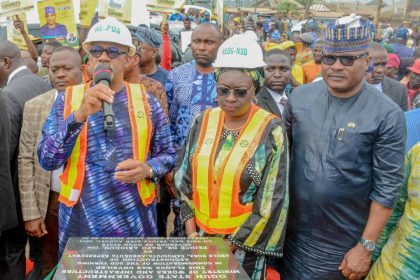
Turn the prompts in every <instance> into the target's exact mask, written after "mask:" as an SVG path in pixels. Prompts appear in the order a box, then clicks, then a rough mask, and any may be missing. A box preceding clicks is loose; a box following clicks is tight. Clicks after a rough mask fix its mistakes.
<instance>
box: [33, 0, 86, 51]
mask: <svg viewBox="0 0 420 280" xmlns="http://www.w3.org/2000/svg"><path fill="white" fill-rule="evenodd" d="M38 14H39V23H40V26H41V38H42V40H44V41H49V40H55V41H58V42H60V43H61V44H63V45H66V46H71V47H78V46H79V37H78V33H77V26H76V21H75V17H74V8H73V0H44V1H41V2H38Z"/></svg>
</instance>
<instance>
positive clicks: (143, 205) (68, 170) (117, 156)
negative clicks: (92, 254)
mask: <svg viewBox="0 0 420 280" xmlns="http://www.w3.org/2000/svg"><path fill="white" fill-rule="evenodd" d="M83 48H84V50H85V51H86V52H87V53H88V54H89V67H90V68H91V69H89V70H90V72H91V73H94V74H93V76H94V77H93V78H94V81H95V82H96V84H90V85H89V84H84V85H80V86H73V87H68V88H67V89H66V92H59V93H58V96H57V99H56V101H55V103H54V105H53V107H52V109H51V112H50V115H49V116H48V118H47V120H46V122H45V124H44V128H43V132H42V140H41V142H40V144H39V146H38V154H39V159H40V163H41V165H42V167H43V168H44V169H46V170H54V169H57V168H59V167H61V166H64V173H63V174H62V175H61V176H60V181H61V190H60V196H59V200H60V209H59V247H60V249H59V255H61V254H62V252H63V249H64V247H65V245H66V242H67V240H68V238H69V237H74V236H78V237H84V236H87V237H92V236H93V237H105V236H106V237H147V236H157V227H156V199H155V198H156V196H155V193H156V186H157V185H156V183H157V182H158V181H159V179H160V178H161V177H162V176H163V175H164V174H165V173H167V172H169V171H170V170H171V169H172V167H173V165H174V162H175V150H174V149H173V146H172V137H171V134H170V130H169V125H168V122H167V119H166V117H165V115H164V113H163V110H162V107H161V105H160V104H159V102H158V101H157V100H156V98H155V97H153V96H152V95H147V94H146V92H145V91H144V88H143V87H141V86H140V85H139V84H128V83H125V82H124V80H123V74H124V65H125V64H126V63H127V62H128V58H127V56H132V55H134V53H135V47H134V46H133V44H132V38H131V35H130V32H129V30H128V28H127V27H126V26H124V25H123V24H122V23H120V22H119V21H117V20H116V19H114V18H106V19H104V20H103V21H100V22H98V23H97V24H95V25H94V26H92V28H91V30H90V31H89V33H88V36H87V39H86V41H85V42H84V43H83ZM99 78H101V79H109V80H110V81H109V82H110V83H109V87H107V86H105V85H103V84H102V83H99V82H98V80H99ZM103 102H108V103H110V104H111V106H112V109H113V111H114V125H113V126H112V125H111V127H106V128H107V130H105V127H104V113H103V111H102V104H103Z"/></svg>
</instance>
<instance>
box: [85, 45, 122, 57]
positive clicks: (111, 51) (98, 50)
mask: <svg viewBox="0 0 420 280" xmlns="http://www.w3.org/2000/svg"><path fill="white" fill-rule="evenodd" d="M103 52H106V55H107V56H108V57H109V58H111V59H115V58H117V57H119V56H120V55H123V54H127V52H121V51H120V50H119V49H118V48H117V47H109V48H107V49H104V48H102V47H101V46H93V47H92V48H91V49H90V50H89V53H90V54H91V55H92V56H93V57H95V58H98V57H100V56H101V55H102V53H103Z"/></svg>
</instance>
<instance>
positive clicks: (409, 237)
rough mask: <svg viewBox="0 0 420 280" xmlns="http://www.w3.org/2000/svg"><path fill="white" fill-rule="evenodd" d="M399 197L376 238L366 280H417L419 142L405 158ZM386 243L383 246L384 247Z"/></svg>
mask: <svg viewBox="0 0 420 280" xmlns="http://www.w3.org/2000/svg"><path fill="white" fill-rule="evenodd" d="M405 178H406V179H405V182H404V185H403V189H402V192H401V197H400V199H399V201H398V203H397V205H396V207H395V208H394V211H393V212H392V216H391V218H390V220H389V222H388V224H387V225H386V227H385V228H384V230H383V231H382V234H381V236H380V238H379V239H378V245H377V248H376V249H375V252H374V255H373V259H374V260H376V259H377V260H376V262H375V263H374V265H373V266H372V268H371V271H370V272H369V275H368V277H367V278H366V279H368V280H382V279H383V280H388V279H389V280H391V279H396V280H397V279H398V280H414V279H420V142H418V143H417V144H416V145H414V146H413V148H411V150H410V151H409V152H408V153H407V156H406V177H405ZM384 244H385V245H384Z"/></svg>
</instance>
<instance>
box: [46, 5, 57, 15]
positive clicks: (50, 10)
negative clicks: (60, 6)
mask: <svg viewBox="0 0 420 280" xmlns="http://www.w3.org/2000/svg"><path fill="white" fill-rule="evenodd" d="M52 14H55V9H54V7H51V6H47V7H45V15H46V16H47V15H52Z"/></svg>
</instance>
